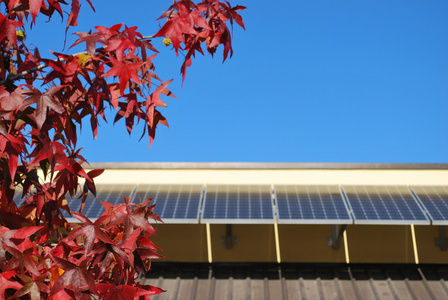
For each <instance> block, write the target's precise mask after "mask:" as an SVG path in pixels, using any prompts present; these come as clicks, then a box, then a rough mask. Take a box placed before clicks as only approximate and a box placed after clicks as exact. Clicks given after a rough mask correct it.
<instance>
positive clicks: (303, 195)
mask: <svg viewBox="0 0 448 300" xmlns="http://www.w3.org/2000/svg"><path fill="white" fill-rule="evenodd" d="M274 189H275V193H276V202H277V210H278V222H279V223H280V224H281V223H284V224H311V223H315V224H319V223H320V224H329V223H331V224H349V223H352V219H351V217H350V215H349V213H348V210H347V206H346V204H345V202H344V199H343V198H342V195H341V193H340V191H339V188H338V187H337V186H300V185H276V186H275V187H274Z"/></svg>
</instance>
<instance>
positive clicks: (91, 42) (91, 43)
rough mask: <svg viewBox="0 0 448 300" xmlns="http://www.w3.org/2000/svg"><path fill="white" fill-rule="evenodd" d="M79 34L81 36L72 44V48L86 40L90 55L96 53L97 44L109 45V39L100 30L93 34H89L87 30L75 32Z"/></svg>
mask: <svg viewBox="0 0 448 300" xmlns="http://www.w3.org/2000/svg"><path fill="white" fill-rule="evenodd" d="M74 34H76V35H77V36H79V37H80V38H79V39H77V40H76V41H75V42H74V43H73V45H71V46H70V48H72V47H74V46H76V45H78V44H81V43H82V42H86V49H87V54H88V55H94V54H95V50H96V44H97V43H101V44H103V45H107V39H106V38H105V37H104V35H103V34H101V33H99V32H94V33H92V34H89V33H87V32H75V33H74Z"/></svg>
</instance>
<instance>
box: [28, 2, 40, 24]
mask: <svg viewBox="0 0 448 300" xmlns="http://www.w3.org/2000/svg"><path fill="white" fill-rule="evenodd" d="M29 1H30V2H29V3H30V13H31V16H32V17H33V23H36V17H37V14H38V13H39V12H40V8H41V7H42V0H29Z"/></svg>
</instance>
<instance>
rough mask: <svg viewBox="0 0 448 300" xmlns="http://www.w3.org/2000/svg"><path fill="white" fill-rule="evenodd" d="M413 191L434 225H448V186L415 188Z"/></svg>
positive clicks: (412, 188)
mask: <svg viewBox="0 0 448 300" xmlns="http://www.w3.org/2000/svg"><path fill="white" fill-rule="evenodd" d="M411 190H412V191H413V192H414V193H415V194H416V195H417V197H418V199H419V200H420V202H421V203H422V205H423V207H424V208H425V210H426V211H427V212H428V214H429V217H430V218H431V220H432V223H433V224H434V225H448V187H447V186H413V187H411Z"/></svg>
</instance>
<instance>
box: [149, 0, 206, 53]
mask: <svg viewBox="0 0 448 300" xmlns="http://www.w3.org/2000/svg"><path fill="white" fill-rule="evenodd" d="M171 7H173V8H174V7H175V8H176V9H177V10H178V12H173V11H172V13H171V14H169V16H170V17H171V19H169V20H168V21H167V22H166V23H165V24H164V25H163V27H162V28H161V29H160V30H159V31H158V32H157V33H156V34H155V35H154V37H166V36H167V37H169V38H170V39H171V42H172V43H173V47H174V49H175V51H176V54H178V50H179V48H180V43H181V42H185V35H188V34H191V35H196V34H197V33H198V32H197V31H196V30H194V26H195V18H194V17H193V15H191V12H190V9H189V8H187V7H186V6H185V5H184V4H182V3H180V1H179V2H177V3H176V4H175V5H172V6H171ZM165 17H167V15H166V14H164V15H162V16H161V17H160V18H159V19H161V18H165Z"/></svg>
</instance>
